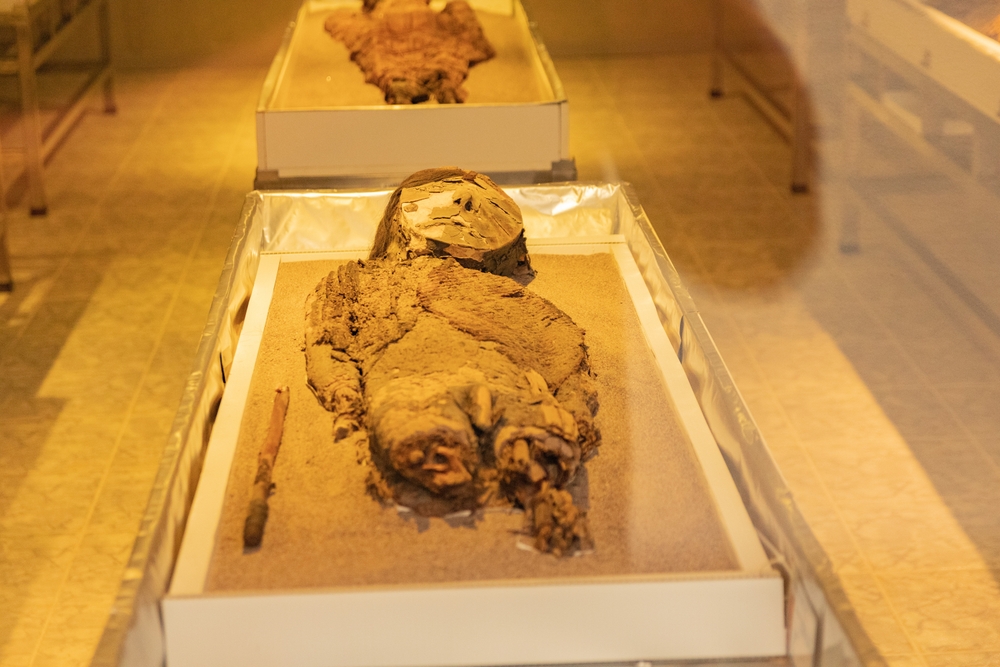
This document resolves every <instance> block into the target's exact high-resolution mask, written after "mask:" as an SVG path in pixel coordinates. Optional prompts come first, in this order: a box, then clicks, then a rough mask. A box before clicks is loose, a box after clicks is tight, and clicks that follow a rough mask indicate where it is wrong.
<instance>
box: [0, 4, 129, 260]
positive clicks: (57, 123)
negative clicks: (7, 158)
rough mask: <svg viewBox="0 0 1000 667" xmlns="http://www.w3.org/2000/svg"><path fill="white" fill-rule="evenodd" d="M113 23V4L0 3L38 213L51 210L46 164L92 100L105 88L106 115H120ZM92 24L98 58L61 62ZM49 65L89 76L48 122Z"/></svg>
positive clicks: (7, 65)
mask: <svg viewBox="0 0 1000 667" xmlns="http://www.w3.org/2000/svg"><path fill="white" fill-rule="evenodd" d="M108 21H109V19H108V1H107V0H20V1H19V0H4V1H3V2H0V43H2V44H3V51H4V55H3V56H2V57H0V74H4V75H16V76H17V77H18V81H19V84H20V92H21V109H22V110H21V134H22V137H23V146H22V148H21V150H22V151H23V153H24V172H25V175H26V178H27V182H28V198H29V206H30V208H31V212H32V213H33V214H44V213H45V212H46V210H47V208H48V203H47V201H46V198H45V185H44V177H43V174H42V166H43V164H44V163H45V161H46V160H47V159H48V158H49V156H50V155H51V154H52V151H53V150H55V148H56V146H58V145H59V144H60V142H62V141H63V140H64V139H65V138H66V134H67V133H68V132H69V131H70V130H71V129H72V128H73V126H74V125H75V124H76V123H77V121H79V119H80V115H81V114H82V113H83V111H84V109H85V108H86V105H85V103H86V101H87V99H88V98H89V96H90V95H91V94H92V93H94V92H96V91H97V90H101V92H102V95H103V106H104V111H105V112H107V113H113V112H114V111H115V98H114V86H113V80H112V75H111V42H110V26H109V23H108ZM90 26H95V27H96V32H97V38H98V41H99V47H98V50H99V56H98V58H97V60H96V61H95V62H72V63H68V64H56V62H55V61H56V58H55V56H56V53H57V50H58V49H59V48H60V46H61V45H63V44H65V43H67V42H68V41H69V40H70V39H72V38H73V36H74V34H76V35H79V34H80V32H81V30H83V29H84V28H85V27H90ZM43 67H46V68H47V69H48V71H53V70H55V71H62V72H64V73H66V74H70V75H73V74H77V75H79V74H81V73H82V74H84V75H85V76H84V77H83V80H82V83H80V84H79V85H78V86H76V90H75V92H74V93H73V94H72V95H71V96H70V98H69V101H68V102H67V103H66V104H65V105H64V106H63V107H62V108H61V109H60V110H59V112H58V113H57V114H56V115H55V117H54V118H46V119H45V122H44V123H43V117H42V112H41V110H40V108H39V93H38V81H37V78H38V73H39V70H41V69H42V68H43ZM71 78H79V77H71ZM74 83H75V82H74ZM3 180H4V178H3V175H2V174H0V192H2V193H4V194H5V193H6V190H7V184H6V183H4V182H3ZM0 278H2V276H0Z"/></svg>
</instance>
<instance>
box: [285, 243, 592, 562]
mask: <svg viewBox="0 0 1000 667" xmlns="http://www.w3.org/2000/svg"><path fill="white" fill-rule="evenodd" d="M306 311H307V314H306V341H305V342H306V364H307V370H308V377H309V383H310V385H311V387H312V388H313V390H314V392H315V393H316V396H317V397H318V398H319V400H320V402H321V403H322V404H323V405H324V407H326V408H327V409H328V410H330V411H332V412H333V413H334V439H335V440H338V441H340V440H346V439H350V438H357V439H358V441H359V442H360V444H361V446H360V448H359V451H360V452H361V454H362V456H361V458H362V462H363V463H364V464H366V465H369V466H370V470H371V474H370V476H369V485H370V487H371V489H372V490H373V491H374V492H375V493H376V495H377V496H378V497H380V498H381V499H383V500H384V501H387V502H394V503H397V504H399V505H403V506H406V507H409V508H411V509H412V510H413V511H415V512H417V513H419V514H422V515H427V516H443V515H447V514H450V513H454V512H458V511H462V510H475V509H477V508H481V507H488V506H504V505H506V506H511V505H517V506H520V507H522V508H523V509H524V510H525V512H526V522H527V532H529V533H530V534H531V535H532V536H533V539H534V544H535V546H536V548H538V549H539V550H540V551H547V552H553V553H556V554H563V553H571V552H573V551H575V550H578V549H581V548H587V547H588V546H589V545H590V536H589V534H588V531H587V524H586V512H585V507H584V506H583V501H581V500H580V495H581V494H580V493H577V494H576V495H577V497H576V498H574V491H578V490H579V488H578V487H579V486H580V484H581V482H582V481H583V480H584V479H585V476H584V475H583V474H582V467H583V462H584V461H586V460H587V459H588V458H589V457H590V456H592V455H593V454H594V453H595V452H596V449H597V446H598V444H599V441H600V436H599V433H598V431H597V429H596V428H595V425H594V416H595V414H596V412H597V407H598V406H597V394H596V391H595V388H594V383H593V378H592V377H591V372H590V368H589V361H588V357H587V349H586V345H585V344H584V332H583V330H582V329H580V328H579V327H578V326H577V325H576V324H574V323H573V321H572V320H571V319H570V318H569V317H568V316H567V315H566V314H565V313H563V312H562V311H560V310H559V309H558V308H557V307H555V306H554V305H553V304H552V303H550V302H549V301H547V300H545V299H543V298H541V297H539V296H537V295H535V294H533V293H532V292H531V291H529V290H527V289H525V288H524V287H522V286H521V285H519V284H518V283H516V282H515V281H514V280H512V279H510V278H506V277H503V276H497V275H493V274H489V273H483V272H480V271H477V270H474V269H468V268H464V267H462V266H461V265H460V264H459V263H458V262H457V261H456V260H454V259H450V258H449V259H439V258H436V257H430V256H421V257H416V258H413V259H407V260H403V261H400V262H395V261H389V260H385V259H377V260H367V261H363V262H354V263H350V264H346V265H344V266H342V267H340V268H339V269H338V270H337V271H334V272H331V273H330V274H329V276H328V277H327V278H326V279H324V280H323V281H321V282H320V283H319V285H317V287H316V289H315V291H314V292H313V294H312V295H311V296H310V298H309V300H308V302H307V308H306Z"/></svg>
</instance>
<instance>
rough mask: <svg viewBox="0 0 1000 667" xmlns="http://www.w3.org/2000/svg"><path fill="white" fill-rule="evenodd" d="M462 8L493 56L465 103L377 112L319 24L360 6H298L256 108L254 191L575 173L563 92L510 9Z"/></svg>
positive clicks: (502, 5)
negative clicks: (446, 169)
mask: <svg viewBox="0 0 1000 667" xmlns="http://www.w3.org/2000/svg"><path fill="white" fill-rule="evenodd" d="M470 4H471V5H472V6H473V7H474V8H476V9H477V14H478V17H479V21H480V23H481V24H482V26H483V30H484V32H485V34H486V37H487V39H489V40H490V42H491V43H492V44H493V46H494V48H495V49H496V51H497V55H496V56H495V57H494V58H493V59H491V60H489V61H486V62H484V63H480V64H478V65H476V66H474V67H473V68H471V70H470V72H469V77H468V79H466V82H465V84H464V85H465V88H466V90H468V92H469V97H468V99H467V101H466V102H465V103H463V104H448V105H438V104H417V105H388V104H386V103H385V102H384V100H383V98H382V92H381V91H380V90H379V89H378V88H377V87H376V86H373V85H370V84H366V83H365V82H364V74H363V73H362V72H361V70H360V69H359V68H358V66H357V65H356V64H355V63H354V62H352V61H351V60H350V58H349V53H348V51H347V49H346V48H345V47H344V46H343V44H341V43H340V42H338V41H336V40H334V39H333V38H332V37H331V36H330V35H329V34H328V33H327V32H326V31H325V30H324V28H323V23H324V21H325V20H326V17H327V16H328V15H329V14H330V12H331V11H333V10H334V9H336V8H338V7H345V6H346V7H352V8H353V7H360V3H358V2H353V1H347V0H345V1H339V0H308V1H307V2H305V3H304V4H303V5H302V7H301V9H300V10H299V13H298V18H297V19H296V21H295V23H293V24H292V26H291V27H290V28H289V31H288V33H287V34H286V36H285V40H284V42H283V44H282V46H281V48H280V50H279V51H278V54H277V56H276V57H275V59H274V62H273V64H272V66H271V70H270V72H269V73H268V76H267V80H266V81H265V83H264V88H263V91H262V92H261V97H260V102H259V103H258V108H257V180H256V185H257V187H258V188H289V187H291V188H298V187H331V186H334V185H336V186H349V187H350V186H359V185H361V186H366V187H368V186H370V187H377V186H380V185H392V184H395V183H398V182H399V180H401V179H402V178H403V177H405V176H406V175H407V174H410V173H412V172H414V171H416V170H417V169H420V168H422V167H423V166H424V165H427V164H461V165H463V167H464V168H467V169H473V170H476V171H479V172H482V173H486V174H489V175H490V176H491V177H493V178H494V179H495V180H497V181H498V182H503V183H531V182H539V181H551V180H567V179H572V178H575V177H576V168H575V165H574V163H573V161H572V159H571V157H570V154H569V106H568V102H567V100H566V95H565V93H564V92H563V89H562V84H561V83H560V81H559V77H558V75H557V74H556V72H555V68H554V66H553V65H552V61H551V59H550V58H549V56H548V53H547V52H546V50H545V47H544V45H543V44H542V42H541V40H540V38H539V37H538V34H537V32H536V31H535V30H534V28H533V26H532V25H531V23H530V22H529V21H528V18H527V16H526V15H525V12H524V8H523V7H522V6H521V3H520V2H518V1H517V0H485V1H480V2H476V1H473V2H471V3H470Z"/></svg>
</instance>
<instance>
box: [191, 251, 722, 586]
mask: <svg viewBox="0 0 1000 667" xmlns="http://www.w3.org/2000/svg"><path fill="white" fill-rule="evenodd" d="M532 260H533V263H534V264H535V265H536V267H537V268H538V277H537V278H536V279H535V281H534V282H532V283H531V285H530V289H532V290H534V291H535V292H536V293H538V294H540V295H541V296H544V297H545V298H548V299H549V300H551V301H552V302H553V303H555V304H556V305H557V306H559V307H560V308H562V309H563V310H564V311H565V312H566V313H567V314H568V315H570V316H571V317H572V318H573V319H574V320H575V321H576V322H577V324H579V325H580V326H582V327H583V328H584V329H585V330H586V332H587V344H588V346H589V348H590V355H591V363H592V367H593V368H594V370H595V371H596V373H597V380H598V389H599V392H600V402H601V408H600V412H599V414H598V425H599V427H600V428H601V431H602V434H603V443H602V445H601V450H600V453H599V454H598V456H597V457H596V458H594V459H593V460H591V461H590V462H589V463H588V464H587V470H588V475H589V502H590V513H589V516H590V524H591V530H592V533H593V536H594V540H595V543H596V548H595V550H594V552H592V553H589V554H586V555H583V556H579V557H575V558H564V559H558V558H555V557H553V556H549V555H541V554H538V553H535V552H532V551H527V550H523V549H519V548H518V547H517V536H516V533H517V531H519V529H520V527H521V523H522V515H521V514H520V513H506V512H492V513H488V514H486V515H485V516H484V517H483V518H482V519H481V520H479V521H478V522H476V523H475V524H474V525H468V524H466V525H449V524H448V523H447V522H445V521H444V520H443V519H429V520H427V519H420V520H417V519H413V518H409V519H407V518H405V515H401V514H400V513H398V512H397V511H396V510H395V509H393V508H385V507H383V506H381V505H379V504H378V503H377V502H375V501H374V500H372V498H371V497H370V496H368V495H367V494H366V492H365V484H364V478H365V471H364V470H363V469H362V468H361V467H360V466H358V465H357V463H356V461H355V452H354V449H353V447H351V446H343V445H335V444H334V443H333V440H332V436H331V428H332V418H331V415H330V413H328V412H326V411H325V410H323V408H322V407H321V406H320V405H319V403H318V402H317V401H316V399H315V397H314V396H313V395H312V393H311V392H310V391H309V389H308V387H307V386H306V377H305V362H304V358H303V354H302V345H303V321H304V307H303V304H304V302H305V298H306V295H307V294H308V293H309V292H310V291H311V290H312V289H313V287H314V286H315V285H316V283H317V282H318V281H319V280H320V279H321V278H322V277H323V276H324V275H325V274H326V273H327V272H329V271H330V270H331V269H333V268H335V267H336V266H337V264H338V262H334V261H309V262H290V263H283V264H282V265H281V267H280V269H279V271H278V277H277V282H276V284H275V290H274V299H273V301H272V304H271V308H270V311H269V313H268V318H267V323H266V326H265V330H264V336H263V340H262V343H261V349H260V353H259V356H258V359H257V365H256V368H255V371H254V375H253V380H252V383H251V387H250V394H249V397H248V399H247V409H246V413H245V417H244V421H243V424H242V426H241V432H240V437H239V441H238V444H237V450H236V454H235V458H234V461H233V465H232V470H231V474H230V480H229V486H228V488H227V491H226V498H225V504H224V507H223V511H222V517H221V519H220V525H219V530H218V535H217V542H216V546H215V551H214V555H213V558H212V562H211V566H210V568H209V574H208V578H207V581H206V587H205V590H206V591H217V592H222V591H237V590H244V591H245V590H268V589H271V590H273V589H295V588H318V587H335V586H356V585H388V584H419V583H440V582H456V581H483V580H505V579H529V578H553V577H588V576H599V575H634V574H655V573H677V572H698V571H701V572H708V571H724V570H733V571H734V570H736V569H737V565H736V561H735V556H734V555H733V551H732V548H731V546H730V544H729V542H728V539H727V538H726V536H725V533H724V529H723V528H722V526H721V523H720V520H719V518H718V515H717V513H716V510H715V507H714V503H713V501H712V499H711V497H710V494H709V491H708V487H707V483H706V481H705V479H704V477H703V474H702V472H701V470H700V468H699V467H698V464H697V461H696V458H695V454H694V452H693V450H692V448H691V445H690V443H689V442H688V439H687V437H686V436H685V435H684V434H683V432H682V430H681V427H680V425H679V423H678V421H677V418H676V417H675V415H674V411H673V407H672V405H671V403H670V401H669V399H668V398H667V397H666V394H665V388H664V385H663V382H662V380H661V378H660V376H659V374H658V372H657V370H656V368H655V366H654V364H653V357H652V353H651V352H650V350H649V348H648V347H647V345H646V342H645V339H644V338H643V334H642V330H641V328H640V325H639V322H638V319H637V317H636V315H635V311H634V309H633V307H632V303H631V300H630V298H629V296H628V293H627V291H626V288H625V286H624V284H623V283H622V281H621V278H620V276H619V274H618V270H617V266H616V264H615V262H614V259H613V258H612V256H611V255H610V254H598V255H542V254H534V255H533V256H532ZM278 384H288V385H289V386H290V387H291V405H290V408H289V412H288V418H287V422H286V429H285V437H284V440H283V444H282V448H281V452H280V454H279V457H278V462H277V465H276V466H275V471H274V477H273V479H274V482H275V484H276V488H275V492H274V494H273V495H272V497H271V501H270V507H271V512H270V519H269V520H268V524H267V529H266V532H265V535H264V543H263V546H262V547H261V548H260V550H258V551H255V552H252V553H244V550H243V545H242V526H243V520H244V517H245V512H246V507H247V502H248V498H249V494H250V490H251V486H252V482H253V477H254V473H255V470H256V457H257V451H258V449H259V447H260V443H261V441H262V439H263V436H264V433H265V431H266V428H267V419H268V416H269V414H270V406H271V401H272V398H273V393H274V391H273V390H274V387H275V386H277V385H278Z"/></svg>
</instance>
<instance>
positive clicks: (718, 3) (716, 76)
mask: <svg viewBox="0 0 1000 667" xmlns="http://www.w3.org/2000/svg"><path fill="white" fill-rule="evenodd" d="M724 1H725V0H712V43H713V46H712V82H711V86H710V87H709V89H708V94H709V95H710V96H711V97H722V95H723V92H724V90H725V89H724V88H723V86H724V85H725V82H724V81H723V75H724V72H725V66H726V64H725V62H723V60H724V59H725V55H724V54H723V52H722V48H723V45H722V3H723V2H724Z"/></svg>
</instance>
